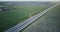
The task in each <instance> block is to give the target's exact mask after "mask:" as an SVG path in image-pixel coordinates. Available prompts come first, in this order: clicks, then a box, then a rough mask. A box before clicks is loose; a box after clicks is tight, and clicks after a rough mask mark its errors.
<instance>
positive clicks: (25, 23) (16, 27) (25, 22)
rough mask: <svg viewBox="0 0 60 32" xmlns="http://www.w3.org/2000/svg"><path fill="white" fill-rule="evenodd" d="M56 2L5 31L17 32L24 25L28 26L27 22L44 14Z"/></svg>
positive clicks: (29, 22)
mask: <svg viewBox="0 0 60 32" xmlns="http://www.w3.org/2000/svg"><path fill="white" fill-rule="evenodd" d="M57 5H58V4H56V5H53V6H52V7H50V8H48V9H46V10H44V11H42V12H41V13H39V14H37V15H35V16H33V17H31V18H29V19H27V20H26V21H24V22H22V23H19V24H17V25H16V26H13V27H12V28H10V29H8V30H6V31H5V32H19V31H21V30H22V29H24V28H25V27H26V26H28V25H29V24H31V23H32V22H34V21H35V20H36V19H38V18H39V17H41V16H42V15H44V14H45V13H46V12H48V11H49V10H51V9H52V8H54V7H55V6H57Z"/></svg>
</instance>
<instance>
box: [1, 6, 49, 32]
mask: <svg viewBox="0 0 60 32" xmlns="http://www.w3.org/2000/svg"><path fill="white" fill-rule="evenodd" d="M49 6H50V5H33V6H29V5H26V6H25V5H23V6H7V7H8V8H9V9H8V10H7V11H0V32H3V31H5V30H6V29H8V28H10V27H12V26H14V25H16V24H18V23H21V22H23V21H24V20H26V19H27V18H29V15H30V14H31V15H32V16H34V15H35V14H37V13H38V12H41V11H43V10H44V9H46V8H48V7H49Z"/></svg>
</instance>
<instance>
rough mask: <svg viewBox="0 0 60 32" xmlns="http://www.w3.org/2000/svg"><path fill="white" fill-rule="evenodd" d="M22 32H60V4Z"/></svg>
mask: <svg viewBox="0 0 60 32" xmlns="http://www.w3.org/2000/svg"><path fill="white" fill-rule="evenodd" d="M22 32H60V4H59V5H58V6H56V7H54V8H53V9H51V10H50V11H49V12H48V13H46V14H45V15H43V16H42V17H40V18H39V19H37V20H36V21H35V22H34V23H32V24H31V25H30V26H28V27H27V28H26V29H24V30H23V31H22Z"/></svg>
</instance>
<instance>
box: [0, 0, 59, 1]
mask: <svg viewBox="0 0 60 32" xmlns="http://www.w3.org/2000/svg"><path fill="white" fill-rule="evenodd" d="M0 1H60V0H0Z"/></svg>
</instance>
